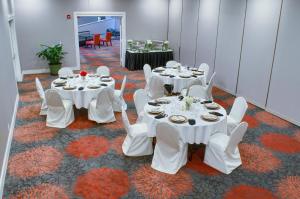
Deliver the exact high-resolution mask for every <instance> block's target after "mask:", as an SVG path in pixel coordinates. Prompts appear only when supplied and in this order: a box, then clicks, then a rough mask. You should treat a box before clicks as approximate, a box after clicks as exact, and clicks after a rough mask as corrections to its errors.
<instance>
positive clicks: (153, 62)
mask: <svg viewBox="0 0 300 199" xmlns="http://www.w3.org/2000/svg"><path fill="white" fill-rule="evenodd" d="M170 60H173V50H168V51H149V52H134V51H130V50H127V51H126V58H125V66H126V68H128V70H142V69H143V66H144V65H145V64H149V65H150V66H151V68H156V67H159V66H165V65H166V63H167V62H168V61H170Z"/></svg>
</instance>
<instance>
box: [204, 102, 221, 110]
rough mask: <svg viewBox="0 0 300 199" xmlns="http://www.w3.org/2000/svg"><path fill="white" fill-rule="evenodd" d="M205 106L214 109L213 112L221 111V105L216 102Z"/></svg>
mask: <svg viewBox="0 0 300 199" xmlns="http://www.w3.org/2000/svg"><path fill="white" fill-rule="evenodd" d="M204 106H205V107H206V108H208V109H212V110H215V109H219V108H220V106H219V104H217V103H215V102H212V103H207V104H204Z"/></svg>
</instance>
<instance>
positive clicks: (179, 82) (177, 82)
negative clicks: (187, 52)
mask: <svg viewBox="0 0 300 199" xmlns="http://www.w3.org/2000/svg"><path fill="white" fill-rule="evenodd" d="M154 71H155V69H154V70H152V75H153V76H158V77H160V78H161V79H162V80H163V82H164V84H172V85H174V88H173V92H174V93H179V92H181V91H182V89H185V88H187V87H188V86H189V84H190V83H191V81H194V80H196V79H199V80H200V81H201V82H203V81H204V75H200V76H197V77H193V76H192V75H193V71H190V70H187V69H182V70H181V72H178V70H177V69H174V68H166V69H165V70H164V72H154ZM164 73H165V74H168V75H171V76H172V75H173V76H174V77H170V76H163V75H162V74H164ZM180 75H191V77H189V78H184V77H180Z"/></svg>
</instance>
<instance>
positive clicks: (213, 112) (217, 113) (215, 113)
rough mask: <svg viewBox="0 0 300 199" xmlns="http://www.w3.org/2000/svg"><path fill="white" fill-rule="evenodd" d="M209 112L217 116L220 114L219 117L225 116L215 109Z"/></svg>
mask: <svg viewBox="0 0 300 199" xmlns="http://www.w3.org/2000/svg"><path fill="white" fill-rule="evenodd" d="M209 113H210V114H212V115H215V116H219V117H222V116H224V115H223V114H222V113H219V112H215V111H211V112H209Z"/></svg>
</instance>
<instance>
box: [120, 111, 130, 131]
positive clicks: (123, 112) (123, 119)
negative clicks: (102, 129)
mask: <svg viewBox="0 0 300 199" xmlns="http://www.w3.org/2000/svg"><path fill="white" fill-rule="evenodd" d="M122 121H123V124H124V128H125V130H126V132H127V134H130V131H129V128H130V122H129V119H128V116H127V113H126V111H125V109H124V108H122Z"/></svg>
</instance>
